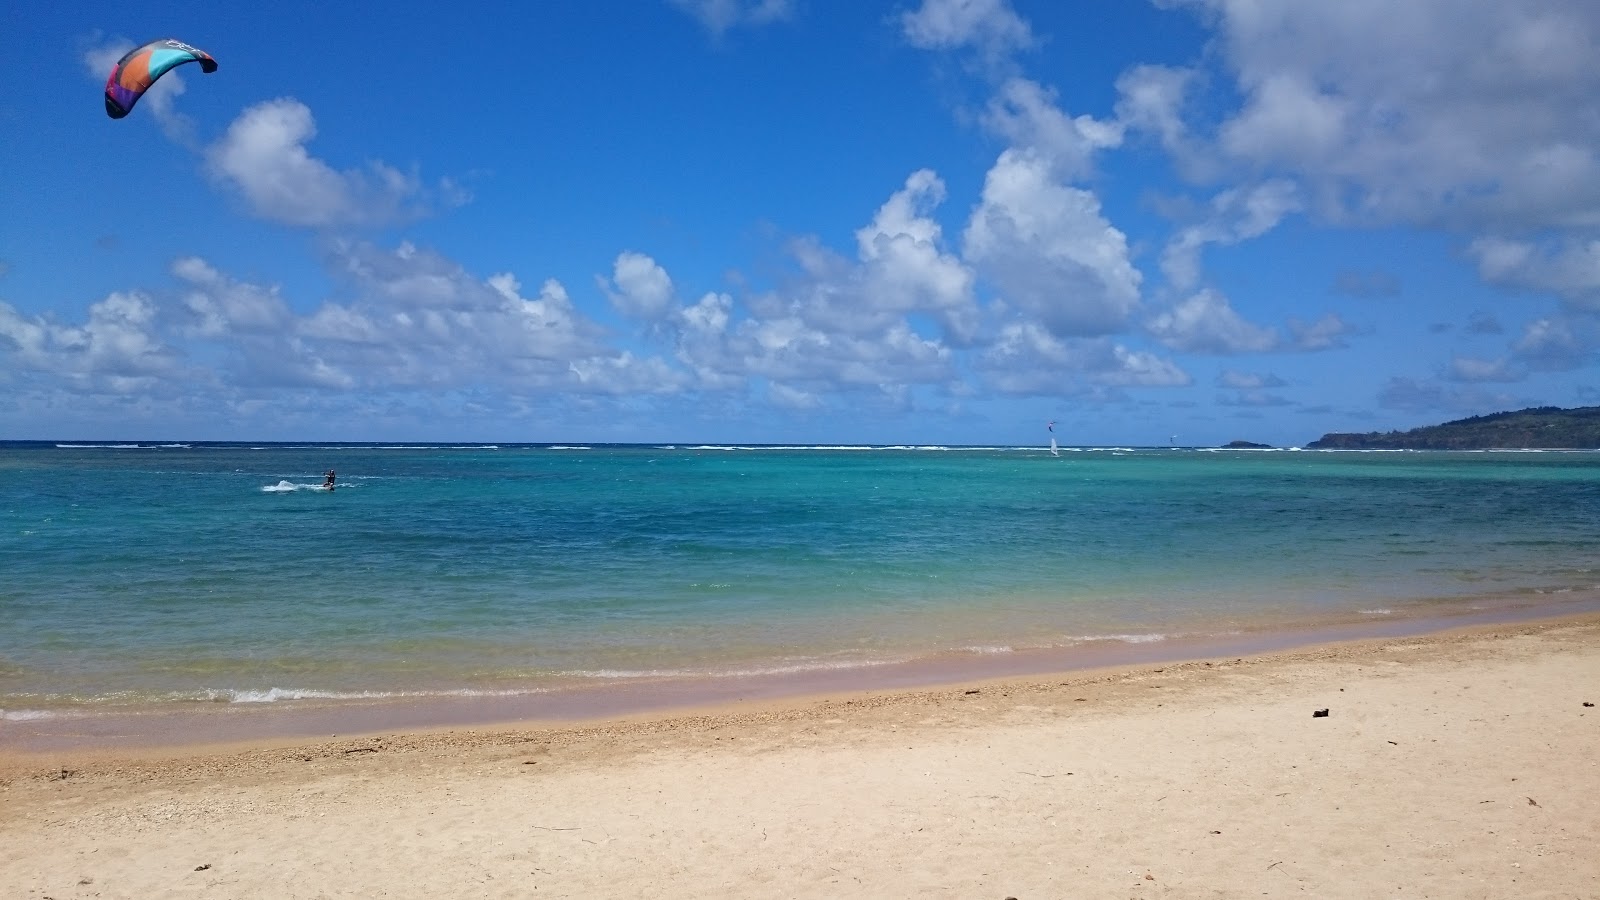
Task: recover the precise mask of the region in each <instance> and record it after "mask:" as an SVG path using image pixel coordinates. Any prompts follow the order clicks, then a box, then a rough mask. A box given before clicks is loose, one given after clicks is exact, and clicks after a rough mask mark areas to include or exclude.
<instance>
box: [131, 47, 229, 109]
mask: <svg viewBox="0 0 1600 900" xmlns="http://www.w3.org/2000/svg"><path fill="white" fill-rule="evenodd" d="M190 62H197V63H199V64H200V71H202V72H205V73H206V74H208V75H209V74H210V73H212V72H215V71H216V70H217V61H216V60H214V59H212V58H211V54H209V53H207V52H205V51H204V50H199V49H196V48H194V47H191V46H189V45H188V44H185V43H184V42H183V41H177V40H173V39H171V38H166V39H163V40H159V41H151V42H150V43H148V44H145V45H144V46H143V47H138V48H136V49H134V50H130V51H128V55H126V56H124V57H122V58H121V59H119V60H117V64H116V65H115V66H112V67H111V77H110V78H107V79H106V115H108V116H110V117H111V118H113V119H120V118H122V117H123V116H125V115H127V114H128V113H129V112H131V111H132V110H133V105H134V104H135V103H138V102H139V98H140V97H143V96H144V92H145V91H148V90H149V89H150V85H152V84H155V83H156V79H157V78H160V77H161V76H163V75H165V74H167V73H168V72H170V71H172V69H174V68H175V67H177V66H181V65H183V64H184V63H190Z"/></svg>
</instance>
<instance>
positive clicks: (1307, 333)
mask: <svg viewBox="0 0 1600 900" xmlns="http://www.w3.org/2000/svg"><path fill="white" fill-rule="evenodd" d="M1285 324H1286V327H1287V328H1288V330H1289V338H1290V345H1291V346H1292V347H1294V348H1295V349H1296V350H1306V351H1316V350H1332V349H1335V348H1339V347H1344V346H1346V344H1345V338H1347V337H1349V336H1351V335H1354V334H1359V333H1360V331H1361V330H1360V329H1358V328H1356V327H1355V326H1353V325H1351V324H1349V323H1348V322H1346V321H1344V320H1343V319H1341V318H1339V315H1338V314H1337V313H1328V314H1327V315H1325V316H1323V317H1322V318H1320V319H1318V320H1316V321H1315V322H1304V321H1301V320H1300V319H1297V318H1293V317H1291V318H1290V319H1289V321H1288V322H1287V323H1285Z"/></svg>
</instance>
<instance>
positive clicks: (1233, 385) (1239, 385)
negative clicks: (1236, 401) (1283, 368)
mask: <svg viewBox="0 0 1600 900" xmlns="http://www.w3.org/2000/svg"><path fill="white" fill-rule="evenodd" d="M1285 383H1286V382H1284V380H1283V379H1282V378H1279V377H1278V376H1276V375H1273V374H1271V373H1270V372H1267V373H1259V372H1240V371H1238V370H1237V369H1223V370H1222V371H1221V372H1219V373H1218V374H1217V387H1222V388H1228V389H1230V390H1235V391H1260V390H1265V389H1267V388H1279V387H1283V386H1284V384H1285Z"/></svg>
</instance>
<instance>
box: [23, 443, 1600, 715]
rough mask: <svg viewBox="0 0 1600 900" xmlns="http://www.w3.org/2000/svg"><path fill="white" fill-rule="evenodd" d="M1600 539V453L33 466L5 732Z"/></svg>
mask: <svg viewBox="0 0 1600 900" xmlns="http://www.w3.org/2000/svg"><path fill="white" fill-rule="evenodd" d="M328 468H334V469H337V470H338V473H339V481H338V488H337V490H335V491H333V492H326V491H322V490H318V489H316V488H317V486H318V485H319V484H320V483H321V473H322V472H323V471H324V470H326V469H328ZM1597 551H1600V454H1594V453H1462V454H1452V453H1312V452H1215V451H1197V450H1174V449H1168V448H1161V449H1124V450H1084V451H1068V450H1064V451H1063V452H1062V455H1061V456H1060V457H1052V456H1051V455H1050V454H1049V453H1048V452H1045V451H1041V450H1038V449H1033V448H731V447H719V448H704V447H689V446H677V447H662V446H596V447H550V446H499V447H483V446H471V447H440V446H421V447H373V446H351V445H305V446H280V445H266V446H250V445H241V444H192V445H166V446H157V445H120V446H119V445H100V446H83V445H77V446H66V445H56V444H53V443H48V444H42V443H10V444H0V573H3V574H0V715H3V716H4V717H6V718H9V719H11V720H19V719H25V718H38V717H47V716H51V715H55V714H60V713H65V712H72V713H73V714H82V713H83V712H84V711H93V710H100V709H121V708H127V707H128V706H130V705H135V706H137V705H146V706H148V705H150V704H166V703H176V702H193V701H196V700H211V701H217V702H228V703H247V702H267V701H278V702H294V701H296V700H305V699H316V698H322V699H328V698H333V699H338V698H345V697H386V696H451V695H456V694H460V695H468V696H472V695H494V694H499V693H517V692H529V691H546V690H552V689H560V688H561V687H563V686H570V685H579V684H593V683H596V682H619V681H628V680H630V679H661V678H674V677H724V676H740V675H750V674H754V673H784V672H806V671H816V670H827V669H837V668H850V667H860V666H871V665H874V664H878V663H883V662H885V661H893V660H907V659H918V658H925V657H930V656H936V655H939V654H1003V653H1009V652H1016V651H1019V650H1025V649H1028V648H1038V647H1057V648H1061V647H1066V648H1070V647H1073V646H1076V645H1078V644H1080V643H1085V642H1093V641H1123V642H1133V643H1145V642H1159V641H1165V640H1172V639H1175V638H1181V637H1192V636H1205V635H1218V634H1229V633H1237V632H1249V631H1259V630H1272V629H1285V628H1294V627H1297V626H1303V625H1309V624H1319V623H1338V622H1359V621H1366V620H1373V619H1387V618H1393V617H1407V616H1413V617H1415V616H1440V615H1449V614H1452V613H1454V612H1457V611H1463V610H1469V609H1477V608H1483V607H1486V606H1489V607H1493V606H1495V605H1501V604H1507V603H1520V604H1529V603H1540V604H1544V603H1548V604H1551V605H1559V604H1560V603H1561V602H1562V601H1563V599H1564V598H1571V597H1589V596H1592V595H1593V594H1594V592H1595V591H1596V590H1597V589H1600V562H1597V560H1600V552H1597Z"/></svg>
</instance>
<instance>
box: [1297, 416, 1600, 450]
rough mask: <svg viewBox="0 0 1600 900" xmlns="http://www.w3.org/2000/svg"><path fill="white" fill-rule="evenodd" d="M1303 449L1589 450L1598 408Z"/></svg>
mask: <svg viewBox="0 0 1600 900" xmlns="http://www.w3.org/2000/svg"><path fill="white" fill-rule="evenodd" d="M1306 449H1307V450H1594V449H1600V406H1580V407H1577V408H1575V409H1562V408H1560V407H1557V406H1535V407H1529V408H1528V409H1520V410H1516V411H1514V412H1497V413H1490V414H1488V415H1484V416H1472V417H1471V418H1466V419H1457V420H1455V421H1453V422H1445V423H1444V424H1442V425H1428V426H1424V427H1422V428H1413V429H1411V430H1410V431H1389V432H1378V431H1373V432H1368V433H1366V434H1342V433H1332V434H1325V435H1323V436H1322V437H1321V438H1320V439H1319V440H1315V441H1312V442H1311V443H1309V444H1307V445H1306Z"/></svg>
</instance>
